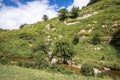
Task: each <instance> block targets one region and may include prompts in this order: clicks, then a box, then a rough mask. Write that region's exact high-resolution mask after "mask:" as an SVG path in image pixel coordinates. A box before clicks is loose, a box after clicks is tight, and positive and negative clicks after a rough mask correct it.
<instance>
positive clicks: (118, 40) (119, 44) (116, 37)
mask: <svg viewBox="0 0 120 80" xmlns="http://www.w3.org/2000/svg"><path fill="white" fill-rule="evenodd" d="M110 44H111V45H112V46H114V47H115V48H116V49H117V50H118V51H120V29H118V30H117V31H116V32H115V33H114V34H113V38H112V40H111V41H110ZM119 56H120V54H119Z"/></svg>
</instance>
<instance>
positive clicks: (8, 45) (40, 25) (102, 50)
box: [0, 0, 120, 66]
mask: <svg viewBox="0 0 120 80" xmlns="http://www.w3.org/2000/svg"><path fill="white" fill-rule="evenodd" d="M119 8H120V0H106V1H105V0H100V1H98V2H96V3H95V4H92V5H89V6H86V7H83V8H82V9H81V10H80V11H79V17H78V18H76V19H70V18H69V19H66V21H65V22H61V21H59V20H58V18H54V19H51V20H48V21H43V22H37V23H35V24H29V25H25V26H24V27H23V28H21V29H18V30H12V31H0V41H1V42H0V56H14V57H31V54H34V49H36V48H37V47H38V46H39V45H40V44H49V49H50V51H53V49H54V47H55V45H54V44H55V43H56V42H57V41H59V40H67V41H68V42H69V43H71V44H72V40H73V37H74V35H76V34H78V35H79V38H80V41H79V43H78V44H77V45H74V51H75V56H74V59H75V61H76V64H83V63H86V62H89V61H93V62H98V63H110V64H112V63H119V62H120V59H119V57H118V56H117V55H118V54H119V52H118V51H117V50H116V49H115V48H114V47H113V46H111V45H110V44H109V42H110V40H111V39H112V37H113V36H112V35H113V34H114V33H115V32H116V31H117V30H118V29H119V28H120V9H119ZM68 23H71V24H70V25H68ZM96 34H98V35H99V36H100V37H99V38H100V43H98V44H97V45H93V44H92V43H91V40H92V38H93V37H94V36H95V35H96ZM112 65H113V64H112ZM112 65H110V66H112Z"/></svg>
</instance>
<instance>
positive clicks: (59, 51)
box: [54, 41, 74, 62]
mask: <svg viewBox="0 0 120 80" xmlns="http://www.w3.org/2000/svg"><path fill="white" fill-rule="evenodd" d="M73 54H74V51H73V47H72V45H70V43H68V42H66V41H58V42H56V44H55V48H54V55H55V56H57V57H58V58H63V62H66V61H67V60H69V59H71V58H72V56H73Z"/></svg>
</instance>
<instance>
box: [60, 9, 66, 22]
mask: <svg viewBox="0 0 120 80" xmlns="http://www.w3.org/2000/svg"><path fill="white" fill-rule="evenodd" d="M58 16H59V20H60V21H64V20H65V19H66V18H67V17H68V10H67V9H65V8H62V9H60V10H59V11H58Z"/></svg>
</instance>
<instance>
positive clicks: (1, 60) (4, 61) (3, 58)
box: [0, 57, 9, 65]
mask: <svg viewBox="0 0 120 80" xmlns="http://www.w3.org/2000/svg"><path fill="white" fill-rule="evenodd" d="M0 63H1V64H3V65H5V64H9V60H8V59H7V58H6V57H2V58H0Z"/></svg>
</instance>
